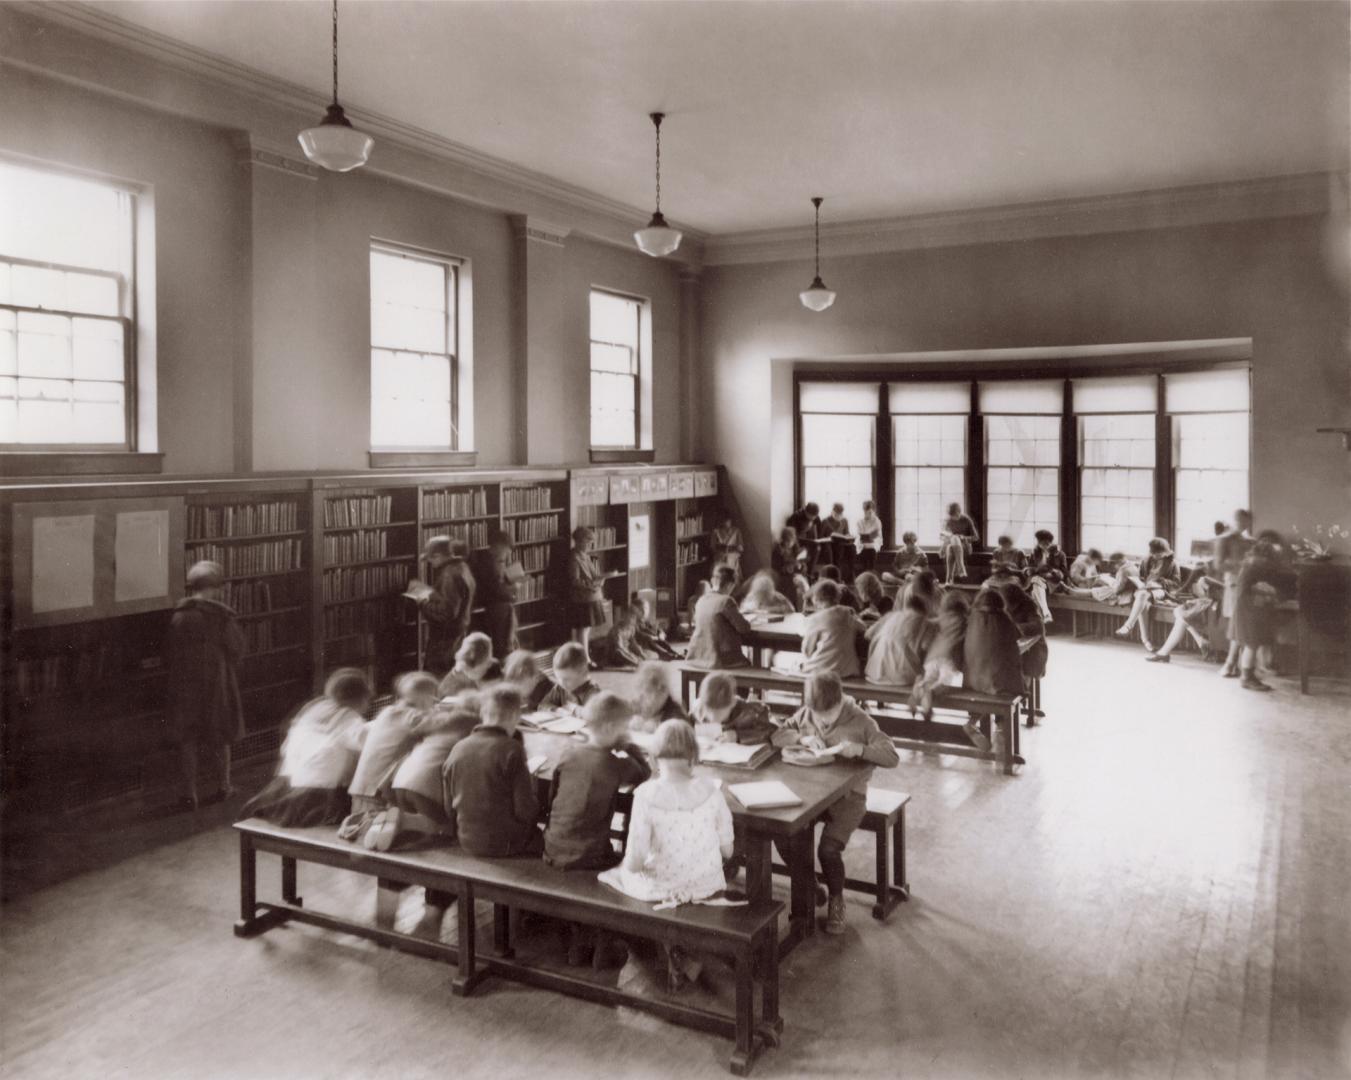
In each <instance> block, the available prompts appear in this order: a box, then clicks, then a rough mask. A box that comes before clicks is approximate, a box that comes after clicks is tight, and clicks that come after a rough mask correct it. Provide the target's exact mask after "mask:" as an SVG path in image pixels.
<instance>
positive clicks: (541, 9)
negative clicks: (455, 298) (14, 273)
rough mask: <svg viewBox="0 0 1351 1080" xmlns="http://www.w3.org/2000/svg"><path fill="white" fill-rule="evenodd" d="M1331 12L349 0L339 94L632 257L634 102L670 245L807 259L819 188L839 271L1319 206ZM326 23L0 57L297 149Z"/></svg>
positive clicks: (1331, 136)
mask: <svg viewBox="0 0 1351 1080" xmlns="http://www.w3.org/2000/svg"><path fill="white" fill-rule="evenodd" d="M1201 7H1204V8H1206V9H1207V14H1206V15H1205V16H1204V17H1201V15H1199V14H1197V12H1198V11H1199V8H1201ZM321 8H322V9H323V11H321V10H320V9H321ZM1334 8H1335V9H1336V11H1334V12H1332V16H1336V15H1337V14H1338V13H1340V16H1341V20H1340V21H1341V23H1345V22H1346V19H1345V17H1344V16H1345V15H1346V14H1347V11H1348V10H1351V8H1348V7H1347V6H1346V5H1344V4H1342V5H1321V6H1320V5H1307V4H1279V3H1277V4H1270V3H1261V2H1256V0H1255V2H1253V3H1229V2H1227V0H1213V2H1211V3H1209V4H1206V5H1200V6H1196V5H1179V4H1156V3H1135V2H1133V0H1116V2H1114V3H1113V4H1110V5H1105V4H1096V3H1078V2H1075V0H1065V2H1063V3H1057V4H1036V3H1031V4H1015V3H1008V2H1000V3H986V2H982V0H971V2H969V3H963V4H918V3H900V2H897V3H871V4H854V3H847V2H843V0H841V2H838V3H825V2H821V0H801V2H799V3H792V4H787V3H785V4H745V3H743V4H734V3H723V4H689V3H670V2H666V0H653V2H650V3H612V4H608V5H595V4H586V3H579V2H572V0H563V2H559V3H553V4H532V3H525V2H522V3H507V2H504V0H498V2H487V3H484V2H475V0H463V2H457V3H454V4H451V3H442V4H427V3H424V4H410V3H406V2H403V0H386V2H384V3H380V4H347V5H345V6H344V7H343V8H342V13H341V18H342V20H343V21H342V24H341V33H342V44H341V47H342V57H343V68H342V99H343V103H344V106H345V107H346V108H347V111H348V112H349V114H350V115H351V116H352V118H353V120H354V122H355V123H356V124H357V125H358V126H359V127H361V128H362V129H363V130H366V131H368V132H370V133H371V134H372V135H374V136H375V138H376V149H375V152H374V154H373V156H372V159H371V163H370V165H369V166H367V171H369V172H371V173H373V174H376V175H380V176H384V177H387V178H389V179H392V180H395V181H397V182H400V183H405V184H410V185H413V186H417V187H421V188H425V189H428V190H431V191H435V192H439V193H442V194H446V195H449V196H452V197H454V198H457V199H461V200H464V201H466V202H470V203H474V204H476V205H480V206H484V207H489V208H492V209H495V210H499V211H502V212H505V213H508V214H512V215H517V216H523V217H526V218H529V219H532V220H536V219H538V220H542V221H547V222H551V223H554V225H555V226H556V227H555V228H554V230H553V233H552V234H553V235H580V236H584V237H587V238H590V239H594V240H600V241H603V242H606V243H610V244H615V245H618V246H622V247H629V248H631V247H632V243H633V242H632V232H633V230H634V229H635V228H638V227H640V226H642V225H643V224H645V223H646V221H647V218H648V216H649V214H650V212H651V204H650V199H651V185H652V172H651V170H652V161H651V154H652V144H651V131H650V125H649V124H648V121H647V118H646V113H647V111H649V109H651V108H659V107H664V108H666V109H667V112H668V117H669V119H668V123H667V125H665V126H664V128H663V169H662V182H663V184H662V186H663V207H664V209H668V210H671V211H674V214H675V216H676V217H677V218H679V219H681V220H678V221H677V222H676V224H677V225H678V227H679V228H681V229H682V231H684V232H685V235H686V239H685V242H684V243H683V244H682V246H681V248H680V250H679V251H678V252H677V253H676V254H675V255H674V256H672V257H671V258H672V259H673V260H674V261H677V262H681V263H683V264H685V265H692V266H698V265H700V264H702V263H705V262H706V263H710V264H731V263H750V262H762V261H777V260H788V259H804V258H809V257H810V254H811V227H810V220H811V211H810V206H809V204H808V199H807V196H808V195H810V194H818V193H819V194H823V195H824V196H825V198H826V203H825V207H824V216H825V221H824V223H823V225H822V246H823V254H824V255H825V257H826V259H827V261H828V260H829V259H830V258H831V257H833V256H837V255H849V254H868V253H878V252H884V251H894V250H905V249H915V248H926V247H938V246H949V245H958V244H971V243H992V242H1005V241H1018V240H1026V239H1034V238H1038V237H1049V236H1066V235H1083V234H1088V233H1095V232H1112V231H1122V230H1134V229H1141V228H1157V227H1165V226H1182V225H1196V224H1206V223H1213V222H1220V221H1230V220H1252V219H1255V218H1263V217H1285V216H1291V215H1296V214H1314V213H1320V212H1322V211H1323V210H1324V209H1325V208H1326V205H1327V192H1326V179H1325V177H1326V173H1327V172H1328V171H1329V170H1341V169H1344V168H1345V167H1346V162H1345V160H1344V159H1345V156H1346V146H1347V132H1346V130H1345V129H1346V127H1347V124H1346V115H1345V114H1346V112H1347V109H1346V107H1345V106H1346V103H1345V101H1344V100H1342V101H1341V103H1340V105H1338V104H1336V101H1337V99H1338V94H1339V93H1340V94H1341V95H1342V97H1343V98H1344V97H1345V93H1344V91H1345V88H1346V82H1347V79H1346V72H1345V71H1340V70H1334V69H1336V68H1337V61H1345V59H1346V56H1347V43H1346V41H1345V38H1346V35H1345V33H1344V32H1342V33H1340V34H1339V35H1333V34H1329V33H1324V32H1322V31H1324V30H1325V29H1326V27H1325V25H1324V24H1325V23H1329V19H1330V18H1331V21H1332V22H1333V23H1335V22H1336V21H1337V20H1336V18H1335V17H1332V16H1330V15H1329V11H1331V10H1332V9H1334ZM326 12H327V9H326V7H325V5H322V4H315V3H269V4H255V3H249V2H243V0H241V2H236V3H229V4H224V3H220V2H218V0H205V2H200V3H182V2H168V3H159V4H145V3H140V2H136V0H114V2H111V3H102V4H97V5H93V4H84V3H73V2H68V0H56V2H51V3H31V2H24V3H9V4H0V65H4V64H9V65H13V66H15V67H20V68H24V69H26V70H29V71H33V72H37V73H40V74H42V75H45V76H48V77H53V78H57V79H61V80H64V81H67V82H71V83H76V84H79V85H82V86H85V87H89V88H91V89H93V90H95V91H97V92H101V93H105V94H109V95H111V96H114V97H118V98H121V99H123V100H126V101H130V102H133V103H135V104H138V105H141V106H144V107H148V108H151V109H156V110H160V111H164V112H170V113H174V114H176V115H181V116H185V117H189V118H192V119H195V120H199V121H203V122H206V123H208V124H212V125H215V126H218V127H222V128H225V129H229V130H233V131H239V132H244V133H246V134H247V136H248V137H249V138H250V139H251V140H252V142H253V145H254V146H256V147H259V148H262V151H260V152H272V153H276V154H280V155H281V156H282V157H283V158H292V157H295V156H296V154H297V153H298V150H297V148H296V147H295V135H296V133H297V132H298V131H299V130H300V129H301V128H302V127H305V126H308V125H309V124H311V123H313V122H314V120H315V119H316V118H317V117H318V116H319V115H320V114H321V113H322V111H323V107H324V105H325V104H326V103H327V100H328V96H327V93H326V89H325V87H326V79H327V73H328V72H327V57H328V53H327V38H326V34H327V17H326ZM1339 25H1340V24H1339ZM710 28H711V29H712V30H719V29H721V30H722V31H723V32H722V33H710V32H709V31H710ZM1170 28H1171V29H1174V30H1179V31H1181V30H1186V31H1187V33H1188V35H1189V36H1188V37H1187V38H1186V39H1185V40H1184V41H1182V42H1178V41H1175V40H1174V39H1173V38H1172V37H1170V36H1169V35H1168V34H1167V33H1164V32H1162V31H1165V30H1168V29H1170ZM826 29H828V30H829V31H830V34H828V35H826V37H825V38H823V36H822V35H823V33H824V32H825V30H826ZM1345 29H1346V27H1345V26H1344V25H1342V26H1340V30H1341V31H1345ZM451 30H454V31H455V33H454V34H451V33H450V31H451ZM639 31H642V33H639ZM649 31H652V33H649ZM655 31H663V32H662V33H656V32H655ZM752 33H756V34H763V35H767V36H766V37H764V38H763V39H762V38H760V37H748V35H749V34H752ZM831 35H833V37H832V36H831ZM1113 35H1115V36H1113ZM835 38H838V40H835ZM827 39H829V40H827ZM752 41H754V42H758V44H757V45H756V46H755V52H754V54H753V55H754V58H755V61H754V62H753V63H750V62H747V56H748V55H751V54H748V53H747V51H746V50H747V49H748V48H751V45H750V44H748V42H752ZM620 46H623V47H620ZM996 46H998V48H996ZM916 50H920V51H921V52H923V50H928V52H927V53H924V55H923V56H921V55H920V54H919V53H917V52H916ZM930 53H931V54H932V55H931V56H930V55H929V54H930ZM1182 54H1185V55H1186V58H1187V59H1188V62H1187V63H1185V64H1184V63H1182V62H1181V61H1182V59H1183V56H1182ZM924 56H929V59H927V60H924ZM1292 56H1294V57H1296V58H1300V59H1301V60H1302V61H1303V62H1302V63H1298V64H1294V63H1291V62H1290V61H1291V58H1292ZM733 61H735V62H733ZM921 61H922V62H921ZM978 61H979V62H978ZM792 64H797V68H796V69H795V70H797V71H798V72H799V76H798V77H795V78H792V79H788V80H777V74H776V73H778V72H780V70H781V69H782V68H783V67H784V66H785V65H792ZM1346 66H1347V65H1346V64H1345V63H1342V67H1346ZM1048 72H1050V73H1049V74H1048ZM1013 76H1016V77H1017V78H1016V79H1015V78H1012V77H1013ZM1053 76H1054V77H1053ZM471 78H472V79H477V80H479V82H478V83H472V84H471V83H466V82H465V80H470V79H471ZM457 79H458V80H461V81H460V82H457V81H456V80H457ZM292 80H295V81H292ZM305 80H309V81H308V82H305ZM776 80H777V81H776ZM466 85H473V86H474V87H475V91H474V93H473V94H467V93H466V91H465V86H466ZM485 87H486V89H485ZM1080 98H1082V101H1081V100H1080ZM461 101H469V102H471V103H472V104H471V106H470V107H468V108H464V109H460V108H456V106H457V105H458V103H459V102H461ZM635 102H636V103H637V104H636V105H635ZM926 110H927V111H926ZM1273 110H1274V111H1275V112H1277V113H1279V114H1280V116H1281V117H1282V122H1280V123H1275V122H1273V120H1272V115H1273ZM394 113H397V114H398V116H399V117H401V119H396V118H395V116H394ZM630 113H632V114H633V115H632V116H629V114H630ZM1315 113H1317V114H1318V115H1317V117H1316V118H1313V114H1315ZM0 115H2V114H0ZM560 118H561V119H560ZM1005 120H1007V121H1009V123H1008V124H1007V125H1005V124H1003V121H1005ZM630 121H631V122H630ZM1015 122H1017V123H1019V124H1021V125H1022V126H1021V127H1017V126H1015ZM456 124H462V125H464V126H463V130H460V129H455V130H454V131H451V129H452V128H453V127H454V125H456ZM1320 125H1322V127H1321V128H1320ZM668 129H669V130H668ZM448 131H449V132H450V134H447V132H448ZM1240 131H1241V132H1242V133H1243V135H1244V137H1242V138H1239V137H1236V135H1235V133H1236V132H1240ZM1320 131H1321V132H1322V133H1321V135H1320V134H1319V132H1320ZM1104 132H1108V133H1109V134H1107V135H1104V134H1103V133H1104ZM474 147H480V149H475V148H474ZM490 151H491V152H490ZM506 155H510V156H512V158H513V160H510V161H509V160H506V157H505V156H506ZM260 163H263V164H267V162H265V161H260ZM1076 170H1077V171H1076ZM1285 172H1288V173H1290V174H1291V175H1279V174H1281V173H1285ZM1161 179H1163V180H1168V181H1170V182H1166V183H1165V182H1160V181H1161ZM888 185H890V186H888ZM1104 185H1106V186H1107V189H1106V190H1104ZM799 189H800V192H799ZM902 194H905V195H907V197H904V198H902V197H900V196H901V195H902ZM909 195H913V196H914V197H913V198H912V197H909ZM789 196H791V198H789ZM973 200H977V201H973ZM980 200H983V201H980ZM962 203H965V204H966V205H962ZM799 204H800V205H799ZM945 204H946V205H945ZM893 207H914V208H916V211H917V212H915V213H904V214H891V213H889V212H888V211H890V210H891V209H892V208H893ZM879 208H880V209H881V211H882V212H880V213H879V212H878V209H879ZM682 210H683V211H685V213H684V214H682ZM919 211H922V212H919ZM766 217H769V218H772V219H776V220H777V222H778V224H777V225H775V227H769V228H746V227H744V226H746V225H750V224H753V223H754V222H755V221H756V220H757V219H761V220H763V219H764V218H766ZM690 220H693V221H695V222H697V223H698V225H699V226H703V227H695V226H691V225H690V224H689V223H688V222H689V221H690ZM787 222H793V224H791V225H785V223H787ZM797 222H801V224H800V225H799V224H797Z"/></svg>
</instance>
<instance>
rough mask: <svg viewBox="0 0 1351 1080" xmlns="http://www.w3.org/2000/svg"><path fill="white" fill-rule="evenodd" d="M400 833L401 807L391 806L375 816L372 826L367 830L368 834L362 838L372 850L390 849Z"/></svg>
mask: <svg viewBox="0 0 1351 1080" xmlns="http://www.w3.org/2000/svg"><path fill="white" fill-rule="evenodd" d="M398 835H399V808H398V807H397V806H391V807H390V808H389V809H388V810H382V811H381V812H380V813H379V814H377V815H376V816H375V820H374V821H372V822H371V827H370V828H369V829H367V830H366V835H365V836H363V837H362V838H361V843H362V844H363V845H364V846H365V847H366V848H368V849H369V850H371V851H388V850H389V849H390V848H391V847H392V846H393V845H394V838H395V837H396V836H398Z"/></svg>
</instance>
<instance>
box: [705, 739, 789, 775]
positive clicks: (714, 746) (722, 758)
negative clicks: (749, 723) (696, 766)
mask: <svg viewBox="0 0 1351 1080" xmlns="http://www.w3.org/2000/svg"><path fill="white" fill-rule="evenodd" d="M778 752H779V750H778V747H776V746H771V745H770V744H769V743H760V744H759V745H758V746H757V745H755V744H750V743H734V742H709V743H704V742H700V744H699V761H700V763H701V764H703V765H720V766H722V767H724V768H728V769H758V768H759V767H760V766H761V765H763V764H764V763H765V762H766V761H768V760H769V759H770V758H772V757H773V756H774V755H775V754H777V753H778Z"/></svg>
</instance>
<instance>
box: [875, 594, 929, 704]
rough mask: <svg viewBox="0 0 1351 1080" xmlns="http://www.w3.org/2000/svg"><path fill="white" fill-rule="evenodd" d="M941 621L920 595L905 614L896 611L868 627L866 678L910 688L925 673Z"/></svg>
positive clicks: (908, 606)
mask: <svg viewBox="0 0 1351 1080" xmlns="http://www.w3.org/2000/svg"><path fill="white" fill-rule="evenodd" d="M937 632H938V622H937V620H936V619H934V618H933V617H932V616H931V615H930V613H929V609H928V607H927V606H926V605H925V603H924V601H923V600H921V599H920V598H919V597H917V596H912V597H910V599H909V600H907V601H906V604H905V609H904V610H903V611H893V612H892V613H891V614H890V615H886V616H884V617H883V618H881V619H879V620H878V621H877V622H875V623H873V624H872V626H870V627H868V630H867V633H866V635H865V636H866V637H867V639H868V663H867V666H866V668H865V669H864V677H865V678H867V680H868V681H869V682H875V683H882V684H885V685H889V686H910V685H911V684H912V683H914V682H917V681H918V680H919V679H920V678H922V677H923V674H924V656H925V653H926V652H928V649H929V644H930V642H932V641H933V639H934V635H935V634H936V633H937Z"/></svg>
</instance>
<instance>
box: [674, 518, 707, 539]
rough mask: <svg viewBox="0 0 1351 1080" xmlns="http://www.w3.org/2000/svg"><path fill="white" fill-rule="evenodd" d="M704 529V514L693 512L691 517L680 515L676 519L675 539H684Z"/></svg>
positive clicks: (696, 534)
mask: <svg viewBox="0 0 1351 1080" xmlns="http://www.w3.org/2000/svg"><path fill="white" fill-rule="evenodd" d="M703 531H704V515H703V514H695V515H693V516H692V517H682V518H677V519H676V539H677V540H684V539H685V538H686V537H687V536H698V535H699V534H700V533H702V532H703Z"/></svg>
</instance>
